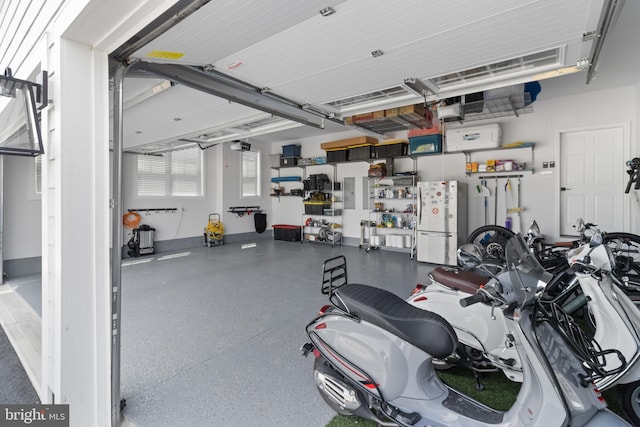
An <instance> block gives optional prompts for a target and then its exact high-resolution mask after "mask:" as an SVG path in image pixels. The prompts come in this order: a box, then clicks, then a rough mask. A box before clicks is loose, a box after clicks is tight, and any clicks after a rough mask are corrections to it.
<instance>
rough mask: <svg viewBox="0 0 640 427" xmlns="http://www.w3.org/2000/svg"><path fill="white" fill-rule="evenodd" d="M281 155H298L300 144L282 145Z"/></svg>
mask: <svg viewBox="0 0 640 427" xmlns="http://www.w3.org/2000/svg"><path fill="white" fill-rule="evenodd" d="M282 157H300V144H290V145H283V146H282Z"/></svg>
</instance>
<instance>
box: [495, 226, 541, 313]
mask: <svg viewBox="0 0 640 427" xmlns="http://www.w3.org/2000/svg"><path fill="white" fill-rule="evenodd" d="M505 257H506V261H507V270H508V271H509V279H510V280H509V281H510V282H511V286H512V289H511V291H512V292H513V295H514V297H515V300H516V302H517V305H518V307H524V306H526V305H528V304H531V303H533V302H534V301H535V299H536V291H537V289H538V287H541V286H542V287H544V286H545V285H546V284H547V283H549V281H550V280H551V278H552V277H553V275H552V274H551V273H549V272H547V271H545V269H544V268H543V267H542V266H541V265H540V263H539V262H538V260H537V259H536V257H535V256H534V255H533V254H532V253H531V252H529V249H528V248H527V244H526V243H525V241H524V238H523V237H522V234H521V233H518V234H516V235H515V236H513V237H512V238H511V239H509V241H508V242H507V244H506V246H505Z"/></svg>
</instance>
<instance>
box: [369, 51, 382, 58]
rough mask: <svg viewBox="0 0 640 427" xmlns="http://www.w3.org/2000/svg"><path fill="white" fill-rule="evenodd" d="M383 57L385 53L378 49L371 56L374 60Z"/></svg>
mask: <svg viewBox="0 0 640 427" xmlns="http://www.w3.org/2000/svg"><path fill="white" fill-rule="evenodd" d="M382 55H384V52H383V51H381V50H380V49H376V50H374V51H373V52H371V56H373V57H374V58H377V57H379V56H382Z"/></svg>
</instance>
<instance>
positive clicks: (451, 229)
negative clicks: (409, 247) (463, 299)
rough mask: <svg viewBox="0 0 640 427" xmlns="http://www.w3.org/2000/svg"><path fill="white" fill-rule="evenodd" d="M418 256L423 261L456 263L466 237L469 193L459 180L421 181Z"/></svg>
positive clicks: (419, 190) (419, 188)
mask: <svg viewBox="0 0 640 427" xmlns="http://www.w3.org/2000/svg"><path fill="white" fill-rule="evenodd" d="M417 213H418V218H417V230H416V231H417V248H416V249H417V256H416V259H417V260H418V261H422V262H429V263H433V264H443V265H457V263H458V261H457V258H456V251H457V250H458V247H459V246H460V245H462V244H463V243H464V241H465V240H466V238H467V192H466V186H465V184H464V183H461V182H458V181H433V182H418V212H417Z"/></svg>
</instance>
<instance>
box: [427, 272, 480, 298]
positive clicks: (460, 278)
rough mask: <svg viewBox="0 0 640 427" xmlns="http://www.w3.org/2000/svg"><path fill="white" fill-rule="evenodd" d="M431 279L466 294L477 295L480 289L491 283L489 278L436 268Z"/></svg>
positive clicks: (471, 273)
mask: <svg viewBox="0 0 640 427" xmlns="http://www.w3.org/2000/svg"><path fill="white" fill-rule="evenodd" d="M431 277H432V278H433V280H435V281H436V282H438V283H441V284H443V285H445V286H448V287H450V288H451V289H456V290H458V291H460V292H464V293H466V294H475V293H476V291H477V290H478V288H479V287H480V286H482V285H484V284H486V283H487V282H488V281H489V278H488V277H484V276H481V275H479V274H476V273H473V272H471V271H465V270H460V269H458V268H447V267H436V268H434V269H433V270H431Z"/></svg>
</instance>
